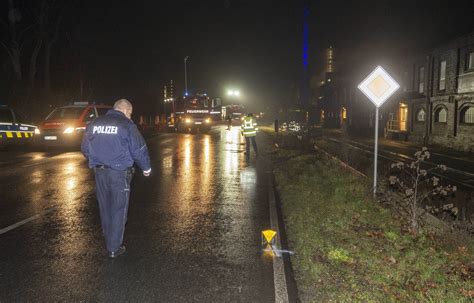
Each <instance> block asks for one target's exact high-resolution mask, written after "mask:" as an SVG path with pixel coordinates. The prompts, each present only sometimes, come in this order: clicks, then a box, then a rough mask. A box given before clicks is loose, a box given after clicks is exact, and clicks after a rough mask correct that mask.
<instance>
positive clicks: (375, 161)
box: [374, 107, 379, 198]
mask: <svg viewBox="0 0 474 303" xmlns="http://www.w3.org/2000/svg"><path fill="white" fill-rule="evenodd" d="M378 145H379V108H378V107H376V108H375V138H374V198H375V195H376V194H377V156H378Z"/></svg>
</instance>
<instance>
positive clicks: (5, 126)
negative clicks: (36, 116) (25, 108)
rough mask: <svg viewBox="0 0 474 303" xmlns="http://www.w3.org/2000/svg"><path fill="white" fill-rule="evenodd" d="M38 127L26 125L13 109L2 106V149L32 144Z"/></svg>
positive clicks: (0, 126) (0, 128)
mask: <svg viewBox="0 0 474 303" xmlns="http://www.w3.org/2000/svg"><path fill="white" fill-rule="evenodd" d="M35 135H39V129H38V127H36V126H34V125H31V124H27V123H25V121H24V119H23V118H22V117H21V116H20V115H19V114H18V113H17V112H15V111H14V110H13V109H12V108H10V107H8V106H4V105H0V147H4V146H10V145H21V144H25V143H30V142H32V140H33V138H34V136H35Z"/></svg>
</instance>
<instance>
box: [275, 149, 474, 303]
mask: <svg viewBox="0 0 474 303" xmlns="http://www.w3.org/2000/svg"><path fill="white" fill-rule="evenodd" d="M273 160H274V162H275V163H278V164H277V165H275V167H276V169H275V177H276V181H277V186H278V190H279V193H280V197H281V200H282V210H283V214H284V218H285V224H286V228H287V234H288V242H289V245H290V249H292V250H294V251H295V252H296V254H295V255H294V256H293V257H292V264H293V266H294V272H295V275H296V277H295V278H296V281H297V284H298V289H299V292H300V294H299V295H300V299H301V300H302V301H303V302H353V301H363V302H387V301H388V302H390V301H403V302H407V301H408V302H413V301H423V302H472V300H473V297H474V282H473V281H474V280H473V275H472V274H473V270H474V269H473V263H472V261H473V255H472V252H473V249H474V241H473V239H472V238H469V237H466V238H462V239H459V238H457V237H456V236H454V235H452V234H434V233H431V234H420V235H418V236H413V235H411V234H409V233H408V232H406V231H405V228H404V226H403V224H402V222H401V221H400V219H399V218H396V217H395V216H394V215H393V214H392V212H391V210H389V209H385V208H382V207H380V206H379V205H377V204H376V203H375V202H373V200H372V198H371V195H370V187H371V184H370V181H369V180H365V179H361V178H360V177H358V176H354V175H352V174H351V173H349V172H347V171H345V170H343V169H342V168H341V167H340V166H338V164H337V163H334V162H332V161H329V160H328V159H325V158H323V156H322V155H314V154H302V153H301V151H296V150H289V149H282V148H279V149H278V151H276V152H275V153H274V155H273Z"/></svg>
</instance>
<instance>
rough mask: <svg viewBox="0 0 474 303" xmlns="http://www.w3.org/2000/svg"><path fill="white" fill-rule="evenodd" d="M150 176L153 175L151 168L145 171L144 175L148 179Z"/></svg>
mask: <svg viewBox="0 0 474 303" xmlns="http://www.w3.org/2000/svg"><path fill="white" fill-rule="evenodd" d="M150 174H151V168H150V169H149V170H144V171H143V175H144V176H145V177H148V176H149V175H150Z"/></svg>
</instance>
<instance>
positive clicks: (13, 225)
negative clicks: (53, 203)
mask: <svg viewBox="0 0 474 303" xmlns="http://www.w3.org/2000/svg"><path fill="white" fill-rule="evenodd" d="M53 210H55V208H54V207H51V208H48V209H46V210H45V211H42V212H41V213H39V214H37V215H34V216H32V217H29V218H28V219H25V220H22V221H20V222H17V223H15V224H12V225H10V226H7V227H5V228H2V229H0V235H3V234H4V233H7V232H9V231H11V230H13V229H15V228H18V227H20V226H22V225H25V224H26V223H28V222H30V221H33V220H36V219H39V218H40V217H42V216H44V215H46V214H49V213H50V212H52V211H53Z"/></svg>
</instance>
